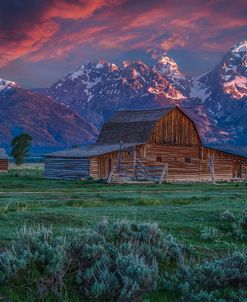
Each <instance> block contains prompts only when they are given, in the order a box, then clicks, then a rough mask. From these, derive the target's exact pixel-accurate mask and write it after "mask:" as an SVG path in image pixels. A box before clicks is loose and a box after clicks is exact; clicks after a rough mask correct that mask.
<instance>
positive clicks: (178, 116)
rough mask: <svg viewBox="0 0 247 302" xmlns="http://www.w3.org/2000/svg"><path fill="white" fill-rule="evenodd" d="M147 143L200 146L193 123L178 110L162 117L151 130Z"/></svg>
mask: <svg viewBox="0 0 247 302" xmlns="http://www.w3.org/2000/svg"><path fill="white" fill-rule="evenodd" d="M148 143H151V144H152V143H154V144H170V145H201V144H202V143H201V139H200V136H199V133H198V131H197V129H196V126H195V123H194V122H193V121H192V120H191V119H190V118H189V117H188V116H187V115H186V114H184V112H183V111H182V110H181V109H179V108H174V109H172V110H170V111H169V112H168V113H167V114H166V115H163V116H162V117H161V118H160V119H159V120H158V121H157V122H156V123H155V127H154V128H153V131H152V134H151V136H150V137H149V140H148Z"/></svg>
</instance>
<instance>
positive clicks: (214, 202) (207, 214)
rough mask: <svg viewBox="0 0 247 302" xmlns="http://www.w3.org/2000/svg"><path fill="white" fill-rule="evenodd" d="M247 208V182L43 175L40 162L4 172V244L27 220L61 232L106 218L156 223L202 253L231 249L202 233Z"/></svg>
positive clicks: (0, 219)
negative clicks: (110, 180)
mask: <svg viewBox="0 0 247 302" xmlns="http://www.w3.org/2000/svg"><path fill="white" fill-rule="evenodd" d="M246 207H247V185H246V183H222V184H216V185H213V184H163V185H161V186H160V185H107V184H103V183H100V182H93V181H63V180H62V181H61V180H59V181H57V180H47V179H44V178H43V170H42V166H41V165H28V166H25V167H23V168H22V169H17V168H15V167H11V170H10V171H9V173H8V174H1V175H0V247H4V246H6V245H7V244H8V243H9V242H10V240H12V239H14V238H15V236H16V231H17V230H18V228H19V227H21V226H22V225H23V224H37V223H40V224H44V225H53V227H54V228H55V230H56V231H57V232H63V231H64V230H65V229H66V228H69V227H71V226H72V227H80V226H90V225H92V224H94V223H95V222H97V221H99V220H100V219H101V218H102V217H107V218H109V219H110V220H114V219H119V218H128V219H130V220H137V221H151V222H157V223H158V224H159V226H160V227H161V228H162V229H163V230H167V231H168V232H170V233H172V234H173V235H174V236H176V237H177V238H178V239H179V240H180V241H181V242H182V243H183V244H185V245H190V244H192V245H193V247H194V248H195V249H196V250H197V251H198V253H199V254H202V255H211V254H212V255H215V254H218V253H225V252H227V249H228V245H227V247H226V246H225V245H224V242H223V243H222V244H219V243H205V241H203V240H201V238H200V230H201V228H202V227H203V226H206V225H210V226H215V227H217V224H218V223H219V219H218V217H219V214H220V213H221V212H222V211H224V210H226V209H230V210H231V211H232V212H234V213H239V212H241V211H242V210H243V209H245V208H246Z"/></svg>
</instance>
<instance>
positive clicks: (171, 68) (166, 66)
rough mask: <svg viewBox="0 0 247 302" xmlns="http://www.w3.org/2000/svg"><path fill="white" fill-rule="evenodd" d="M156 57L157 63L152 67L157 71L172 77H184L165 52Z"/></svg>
mask: <svg viewBox="0 0 247 302" xmlns="http://www.w3.org/2000/svg"><path fill="white" fill-rule="evenodd" d="M156 58H157V59H158V63H157V64H156V65H155V66H154V69H155V70H156V71H157V72H159V73H161V74H162V75H165V76H170V77H172V78H177V79H184V75H183V74H182V73H181V72H180V70H179V67H178V65H177V63H176V62H175V61H174V60H173V59H172V58H171V57H169V56H168V55H167V54H166V53H163V54H161V55H160V56H159V57H156Z"/></svg>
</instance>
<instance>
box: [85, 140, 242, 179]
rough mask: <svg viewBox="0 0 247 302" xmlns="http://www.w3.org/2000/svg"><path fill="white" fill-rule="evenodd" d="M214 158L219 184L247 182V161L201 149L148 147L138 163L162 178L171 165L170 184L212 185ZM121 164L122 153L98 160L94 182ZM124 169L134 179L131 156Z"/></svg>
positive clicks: (92, 166)
mask: <svg viewBox="0 0 247 302" xmlns="http://www.w3.org/2000/svg"><path fill="white" fill-rule="evenodd" d="M210 157H211V158H213V166H214V175H215V179H216V180H217V181H229V180H231V179H233V178H243V179H245V178H246V159H244V158H242V157H239V156H235V155H231V154H228V153H224V152H221V151H217V150H214V149H210V148H205V147H202V146H200V145H194V146H178V145H158V144H147V145H143V146H141V147H139V148H137V159H138V161H139V162H140V163H142V164H143V165H144V166H146V167H147V168H148V169H150V171H153V172H152V173H154V175H156V176H158V175H159V174H160V167H161V166H162V165H163V164H164V163H168V176H167V180H168V181H211V180H212V178H211V173H210V162H209V158H210ZM117 163H118V152H112V153H108V154H105V155H103V156H98V157H94V158H92V159H91V162H90V174H91V176H92V177H93V178H108V176H109V174H110V171H111V169H112V167H113V166H115V167H116V166H117ZM121 165H122V168H123V169H124V170H125V174H126V175H133V173H134V171H133V158H131V156H130V155H129V154H128V153H127V152H126V153H124V156H123V159H122V160H121ZM155 170H157V171H155ZM141 174H142V171H140V169H139V170H138V171H137V176H139V177H140V178H141Z"/></svg>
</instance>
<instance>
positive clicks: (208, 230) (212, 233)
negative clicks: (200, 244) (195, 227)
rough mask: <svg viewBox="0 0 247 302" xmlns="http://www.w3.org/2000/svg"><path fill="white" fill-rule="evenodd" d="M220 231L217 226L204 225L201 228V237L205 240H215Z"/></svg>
mask: <svg viewBox="0 0 247 302" xmlns="http://www.w3.org/2000/svg"><path fill="white" fill-rule="evenodd" d="M218 235H219V232H218V230H217V229H216V228H213V227H204V228H203V229H202V230H201V238H202V239H203V240H209V241H213V240H215V239H217V238H218Z"/></svg>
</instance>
